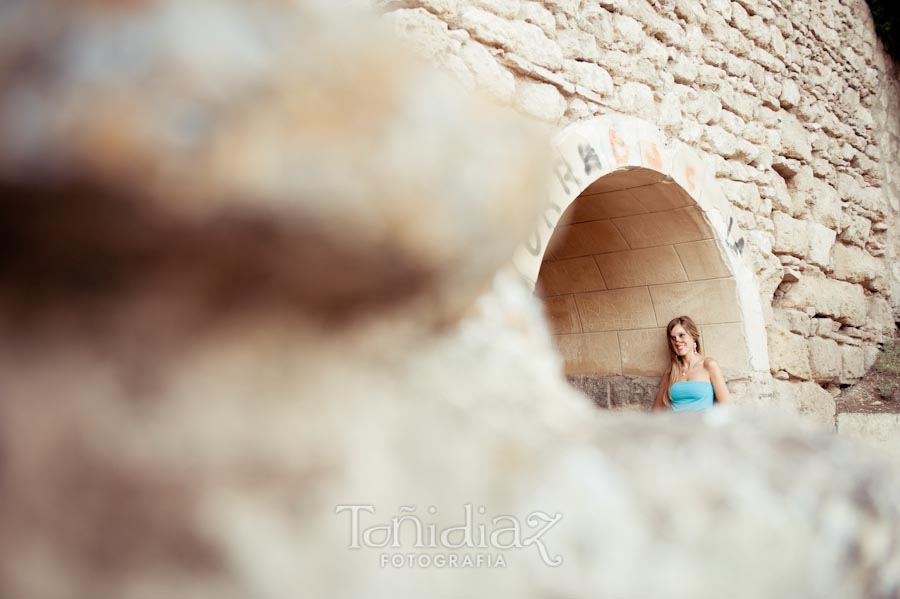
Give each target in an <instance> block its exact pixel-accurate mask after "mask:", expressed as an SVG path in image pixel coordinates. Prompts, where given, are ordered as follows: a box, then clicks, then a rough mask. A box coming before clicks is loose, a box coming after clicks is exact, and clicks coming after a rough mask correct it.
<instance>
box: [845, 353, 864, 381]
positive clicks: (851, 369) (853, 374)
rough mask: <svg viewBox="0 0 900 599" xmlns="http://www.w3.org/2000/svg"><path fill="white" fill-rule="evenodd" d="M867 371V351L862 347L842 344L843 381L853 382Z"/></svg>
mask: <svg viewBox="0 0 900 599" xmlns="http://www.w3.org/2000/svg"><path fill="white" fill-rule="evenodd" d="M865 373H866V358H865V352H864V351H863V349H862V348H861V347H853V346H849V345H843V346H841V383H852V382H855V381H857V380H859V379H860V378H862V376H863V375H864V374H865Z"/></svg>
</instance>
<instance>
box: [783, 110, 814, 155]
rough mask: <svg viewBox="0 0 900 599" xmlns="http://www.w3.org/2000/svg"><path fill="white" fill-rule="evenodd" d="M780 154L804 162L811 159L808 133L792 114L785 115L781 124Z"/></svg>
mask: <svg viewBox="0 0 900 599" xmlns="http://www.w3.org/2000/svg"><path fill="white" fill-rule="evenodd" d="M781 155H782V156H786V157H787V158H797V159H799V160H803V161H805V162H810V161H811V160H812V144H811V143H810V140H809V133H808V132H807V131H806V129H805V128H804V127H803V124H802V123H800V121H798V120H797V117H795V116H793V115H788V116H785V117H784V118H783V122H782V124H781Z"/></svg>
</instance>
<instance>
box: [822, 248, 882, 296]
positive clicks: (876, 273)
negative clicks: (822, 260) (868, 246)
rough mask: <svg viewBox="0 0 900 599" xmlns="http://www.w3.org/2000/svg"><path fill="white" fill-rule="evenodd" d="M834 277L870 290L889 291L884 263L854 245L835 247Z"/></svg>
mask: <svg viewBox="0 0 900 599" xmlns="http://www.w3.org/2000/svg"><path fill="white" fill-rule="evenodd" d="M834 277H835V278H838V279H842V280H844V281H849V282H851V283H860V284H862V285H864V286H865V287H868V288H870V289H878V290H881V291H885V290H886V289H887V271H886V269H885V266H884V261H883V260H881V259H879V258H876V257H874V256H872V254H870V253H869V252H867V251H865V250H863V249H860V248H858V247H856V246H852V245H844V244H843V243H838V244H836V245H835V246H834Z"/></svg>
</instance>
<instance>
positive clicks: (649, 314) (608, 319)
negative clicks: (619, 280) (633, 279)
mask: <svg viewBox="0 0 900 599" xmlns="http://www.w3.org/2000/svg"><path fill="white" fill-rule="evenodd" d="M575 303H576V304H577V306H578V314H579V316H580V318H581V325H582V328H583V329H584V330H585V331H586V332H597V331H617V330H620V329H646V328H654V327H656V326H658V325H657V323H656V318H655V317H654V312H653V302H652V301H651V300H650V293H649V292H648V291H647V288H646V287H632V288H628V289H612V290H609V291H595V292H592V293H579V294H577V295H575Z"/></svg>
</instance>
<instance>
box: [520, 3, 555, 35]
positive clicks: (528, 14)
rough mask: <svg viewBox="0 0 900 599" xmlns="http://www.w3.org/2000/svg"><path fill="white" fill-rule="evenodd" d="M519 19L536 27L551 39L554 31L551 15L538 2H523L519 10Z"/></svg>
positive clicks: (553, 21) (553, 20)
mask: <svg viewBox="0 0 900 599" xmlns="http://www.w3.org/2000/svg"><path fill="white" fill-rule="evenodd" d="M519 19H520V20H522V21H525V22H526V23H531V24H532V25H537V26H538V27H540V28H541V30H542V31H543V32H544V33H546V34H547V36H548V37H552V36H553V35H554V33H555V31H556V19H554V18H553V13H551V12H550V11H549V10H547V9H546V8H544V6H543V5H542V4H541V3H540V2H523V3H522V6H521V7H520V8H519Z"/></svg>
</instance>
